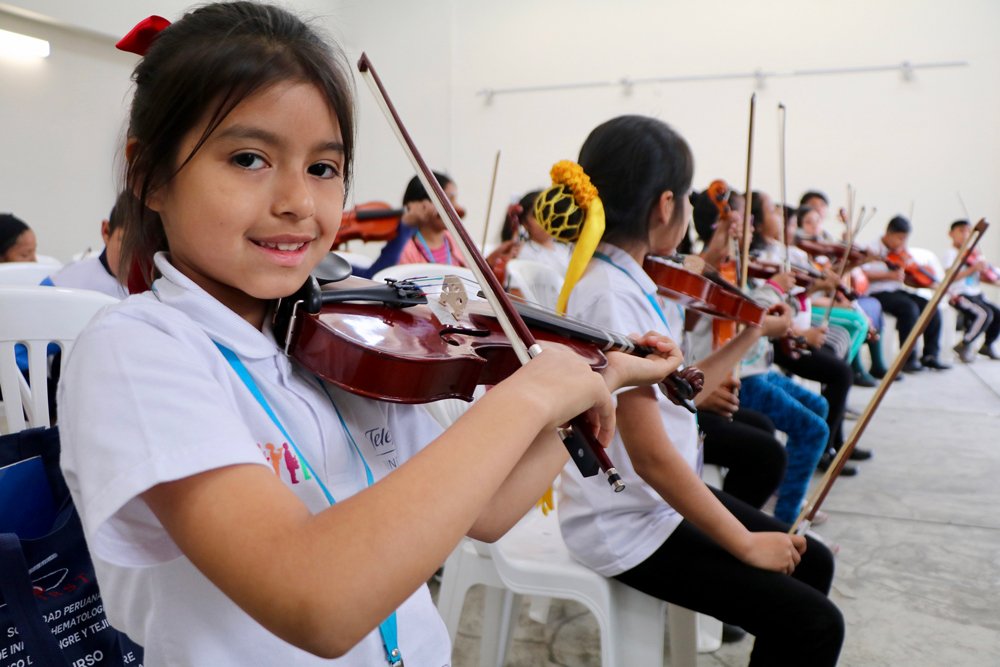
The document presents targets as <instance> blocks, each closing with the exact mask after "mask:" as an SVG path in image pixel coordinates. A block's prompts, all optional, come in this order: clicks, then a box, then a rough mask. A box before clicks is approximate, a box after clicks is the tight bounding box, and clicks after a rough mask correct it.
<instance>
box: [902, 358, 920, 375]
mask: <svg viewBox="0 0 1000 667" xmlns="http://www.w3.org/2000/svg"><path fill="white" fill-rule="evenodd" d="M922 370H924V366H923V364H921V363H920V362H919V361H917V359H916V357H914V358H912V359H910V360H909V361H907V362H906V363H905V364H903V372H904V373H919V372H920V371H922Z"/></svg>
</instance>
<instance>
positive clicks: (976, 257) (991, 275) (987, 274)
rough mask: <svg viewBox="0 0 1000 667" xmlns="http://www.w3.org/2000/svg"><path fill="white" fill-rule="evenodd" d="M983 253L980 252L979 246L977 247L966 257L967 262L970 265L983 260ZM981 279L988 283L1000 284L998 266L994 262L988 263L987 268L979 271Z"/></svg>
mask: <svg viewBox="0 0 1000 667" xmlns="http://www.w3.org/2000/svg"><path fill="white" fill-rule="evenodd" d="M982 259H983V255H982V253H981V252H979V248H975V249H974V250H973V251H972V252H971V253H969V256H968V257H967V258H966V260H965V263H966V264H968V265H969V266H973V265H974V264H976V263H978V262H980V261H982ZM979 279H980V280H982V281H983V282H984V283H986V284H987V285H997V284H1000V273H998V272H997V269H996V267H994V266H993V265H992V264H987V265H986V268H985V269H983V270H982V271H980V272H979Z"/></svg>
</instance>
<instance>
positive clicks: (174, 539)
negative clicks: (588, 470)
mask: <svg viewBox="0 0 1000 667" xmlns="http://www.w3.org/2000/svg"><path fill="white" fill-rule="evenodd" d="M164 23H166V22H165V21H164V20H162V19H158V17H154V18H152V19H149V20H147V21H144V22H143V23H141V24H140V26H137V29H136V30H135V31H133V33H131V34H130V36H128V38H127V39H126V40H123V46H124V47H126V48H128V49H130V50H134V51H136V52H139V53H145V57H144V58H143V59H142V60H141V61H140V62H139V64H138V66H137V67H136V71H135V76H134V79H135V82H136V87H135V97H134V99H133V102H132V106H131V113H130V117H129V126H128V139H127V141H128V143H127V146H126V150H125V155H126V158H127V168H126V176H125V187H126V189H127V191H128V192H130V193H134V195H135V197H134V198H133V200H131V202H130V204H131V205H130V206H129V210H128V211H127V213H126V215H125V219H124V223H123V224H124V230H125V231H124V243H123V249H122V254H123V257H122V266H125V267H128V266H131V265H132V263H133V262H134V261H135V260H136V259H138V258H143V257H147V256H148V255H151V254H153V253H155V259H154V261H155V267H156V270H157V272H158V274H159V277H158V278H156V280H155V282H153V284H152V286H151V290H150V291H147V292H144V293H142V294H138V295H133V296H132V297H130V298H128V299H126V300H125V301H123V302H122V303H121V304H119V305H116V306H113V307H111V308H109V309H107V310H105V311H104V312H102V313H101V314H99V315H98V316H97V317H96V318H95V319H94V321H93V322H92V323H91V325H90V326H89V327H88V328H87V329H86V330H85V331H84V332H83V333H82V334H81V335H80V337H79V338H78V340H77V344H76V346H75V348H74V350H73V354H72V356H71V357H70V359H69V363H68V365H67V368H66V369H65V373H64V377H63V381H62V383H61V384H60V408H61V415H60V417H61V419H60V422H61V423H60V428H61V429H62V437H63V459H62V465H63V468H64V471H65V474H66V479H67V482H68V484H69V486H70V487H71V489H72V493H73V499H74V501H75V503H76V506H77V507H78V508H79V511H80V514H81V517H82V521H83V525H84V529H85V531H86V534H87V540H88V544H89V546H90V549H91V551H92V555H93V559H94V563H95V567H96V570H97V572H98V577H99V579H100V584H101V587H102V592H103V599H104V604H105V607H106V609H107V611H108V616H109V618H110V619H111V622H112V623H113V624H114V625H116V626H117V627H119V628H121V629H122V630H124V631H125V632H126V633H127V634H128V635H129V636H130V637H131V638H133V639H134V640H136V641H137V642H139V643H140V644H142V645H144V647H145V651H146V652H145V664H146V665H148V666H156V667H159V666H162V665H171V666H177V665H181V666H184V665H192V666H193V665H213V666H215V665H232V666H234V667H235V666H241V667H242V666H244V665H293V664H294V665H328V664H337V665H354V666H357V667H362V666H364V667H369V666H372V665H379V664H382V665H386V664H400V660H401V659H403V660H405V661H406V663H407V664H412V665H431V666H438V665H447V664H449V663H450V661H451V655H450V653H451V652H450V647H449V640H448V636H447V633H446V631H445V628H444V624H443V622H442V621H441V619H440V617H439V616H438V614H437V611H436V610H435V608H434V605H433V603H432V602H431V599H430V595H429V593H428V591H427V588H426V587H425V586H424V584H423V582H425V581H426V580H427V579H428V578H429V577H430V576H431V575H432V574H433V572H434V571H435V570H436V569H437V568H438V567H439V566H440V565H441V563H442V562H443V561H444V559H445V557H446V556H447V555H448V553H449V552H450V551H451V550H452V549H453V548H454V547H455V545H456V544H457V543H458V541H459V540H460V539H461V538H462V536H463V535H466V534H468V535H473V536H476V537H478V538H481V539H486V540H492V539H496V538H497V537H498V536H500V535H502V534H503V533H504V531H505V530H506V529H507V528H508V527H509V526H510V525H512V523H513V522H515V521H516V520H517V519H518V518H519V517H520V516H521V514H523V513H524V512H525V511H526V510H527V508H529V507H531V506H532V504H533V503H534V501H535V500H536V499H537V498H538V497H539V495H540V494H541V493H542V491H543V490H544V489H545V488H546V487H547V485H548V484H549V483H550V482H551V480H552V478H553V477H554V475H555V474H556V473H557V472H558V471H559V470H560V469H561V468H562V466H563V464H564V463H565V461H566V458H567V457H566V453H565V451H564V448H563V446H562V444H561V443H560V442H559V441H558V438H557V437H556V436H555V433H554V428H555V427H556V426H558V425H560V424H562V423H564V422H565V421H567V420H568V419H570V418H572V417H573V416H575V415H578V414H580V413H583V412H585V411H588V410H591V413H592V416H593V417H594V418H595V419H596V420H597V422H596V423H597V424H599V426H600V429H601V431H600V434H599V435H600V437H601V438H602V439H603V440H605V441H606V440H607V439H609V437H610V434H611V432H612V431H613V425H614V414H613V410H612V407H611V398H610V395H609V388H610V389H617V388H618V387H619V386H621V385H624V384H628V385H635V384H641V383H649V382H653V381H656V380H659V379H661V378H662V377H663V376H664V375H665V374H666V373H669V372H671V371H672V370H673V369H675V368H676V366H677V364H678V363H679V355H675V354H674V347H673V346H672V344H669V343H668V342H667V341H665V339H663V338H662V337H658V336H646V337H644V338H643V339H642V340H644V341H645V342H646V343H647V344H650V345H653V346H655V347H656V349H657V350H658V352H659V354H661V355H662V356H654V357H652V358H650V359H639V358H637V357H623V356H621V355H611V364H610V366H609V368H608V370H607V371H606V373H605V374H604V376H603V378H602V376H601V375H599V374H597V373H594V372H593V371H592V370H591V369H590V367H589V366H588V365H587V364H586V363H584V362H582V361H581V360H579V359H578V358H577V357H576V356H574V355H571V354H570V353H568V352H566V351H564V350H562V349H560V348H551V349H546V350H545V351H544V352H542V353H541V354H540V355H539V356H538V358H536V359H534V360H532V361H531V362H530V363H528V364H527V365H525V366H524V367H523V368H522V369H520V370H517V371H516V372H514V373H513V374H512V375H511V376H510V377H509V378H508V379H506V380H505V381H503V382H500V383H499V384H497V385H496V386H495V387H494V389H493V390H492V391H490V392H489V393H488V394H487V395H486V396H485V397H484V398H482V399H481V400H480V401H479V402H478V403H477V404H475V405H474V406H472V407H471V408H470V409H469V410H468V412H466V413H465V415H464V416H463V417H461V418H460V419H459V420H458V421H457V422H456V423H455V424H454V425H453V426H452V427H451V428H449V429H448V430H447V431H446V432H444V433H441V432H440V429H439V428H438V427H437V426H436V423H435V422H433V421H430V420H429V417H428V416H426V414H425V413H424V412H423V411H422V410H421V409H420V408H417V407H415V406H407V405H396V404H388V403H383V402H379V401H375V400H371V399H367V398H362V397H359V396H355V395H352V394H349V393H346V392H345V391H342V390H340V389H338V388H336V387H334V386H331V385H328V384H326V383H323V382H320V381H319V380H318V379H317V378H316V377H315V376H313V375H311V374H310V373H308V372H307V371H305V370H303V369H302V368H301V367H298V366H296V365H293V364H292V363H291V362H290V359H289V357H287V356H285V355H284V354H283V353H282V351H281V349H280V348H279V346H278V345H276V343H275V340H274V335H273V333H272V330H271V327H270V324H269V315H270V313H271V311H272V308H273V305H274V301H275V300H276V299H278V298H280V297H286V296H288V295H290V294H292V293H293V292H295V291H296V290H297V289H298V288H299V287H300V286H301V285H302V284H303V283H304V282H305V281H306V279H307V278H308V277H309V274H310V271H311V270H312V269H313V268H314V267H315V266H316V265H317V264H318V263H319V262H320V260H321V259H322V258H324V257H325V256H326V254H327V251H328V250H329V248H330V246H331V242H332V240H333V238H334V236H335V234H336V231H337V228H338V225H339V221H340V218H341V213H342V209H343V203H344V198H345V193H346V190H347V187H348V184H349V182H350V174H351V164H352V158H353V153H354V111H353V101H352V92H351V91H352V86H351V84H350V79H349V74H348V71H347V69H346V65H345V63H344V61H343V57H342V56H341V55H339V51H334V49H333V47H331V46H329V45H327V44H325V43H324V42H323V41H322V39H321V38H320V37H319V36H318V35H317V34H316V33H315V32H314V31H313V30H312V29H311V28H309V27H308V26H306V24H304V23H303V22H302V21H300V20H299V19H298V18H296V17H294V16H292V15H290V14H289V13H287V12H286V11H284V10H282V9H279V8H277V7H273V6H268V5H263V4H258V3H250V2H238V3H231V4H212V5H206V6H203V7H200V8H198V9H196V10H194V11H192V12H191V13H189V14H187V15H185V16H184V17H183V18H182V19H180V20H179V21H178V22H177V23H175V24H173V25H169V26H168V27H166V28H165V29H163V30H162V31H160V32H157V30H158V29H159V28H162V27H163V24H164ZM151 38H153V39H152V44H151V45H150V41H151ZM664 357H669V358H664ZM511 414H516V415H517V416H518V418H517V419H511V418H510V415H511ZM606 493H607V495H608V496H611V495H612V494H611V493H610V492H609V491H606ZM332 658H339V660H335V661H333V662H331V660H330V659H332Z"/></svg>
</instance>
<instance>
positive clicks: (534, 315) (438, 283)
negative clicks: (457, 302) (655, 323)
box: [406, 276, 635, 352]
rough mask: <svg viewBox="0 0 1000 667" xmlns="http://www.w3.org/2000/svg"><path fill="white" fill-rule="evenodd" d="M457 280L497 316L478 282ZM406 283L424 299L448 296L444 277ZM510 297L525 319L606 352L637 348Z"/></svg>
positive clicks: (622, 338)
mask: <svg viewBox="0 0 1000 667" xmlns="http://www.w3.org/2000/svg"><path fill="white" fill-rule="evenodd" d="M454 277H455V278H458V280H459V281H460V282H461V283H462V285H463V286H464V287H465V288H466V292H467V293H470V294H473V295H476V298H477V301H478V302H479V303H480V304H481V305H484V306H486V307H487V308H489V310H490V312H492V313H493V314H494V315H495V312H494V311H493V308H492V306H491V305H490V304H489V303H488V302H487V301H486V300H485V299H483V298H482V297H480V296H479V295H478V292H479V289H480V287H479V284H478V283H477V282H476V281H474V280H471V279H469V278H466V277H463V276H454ZM406 282H409V283H411V284H414V285H416V286H417V287H419V288H420V290H421V291H422V292H423V293H424V296H427V297H432V296H439V295H441V294H442V293H444V292H445V289H444V277H443V276H442V277H438V276H420V277H415V278H409V279H407V281H406ZM508 296H509V298H510V299H511V301H513V302H516V303H518V304H520V305H521V306H522V308H521V310H522V311H524V312H522V316H526V317H528V318H531V319H533V320H535V321H536V322H539V323H546V324H549V325H550V326H552V327H559V328H563V329H575V332H574V333H577V334H580V335H583V336H586V337H588V341H587V342H591V343H598V344H600V345H602V346H603V349H604V350H609V349H615V350H619V351H623V352H629V351H631V350H632V349H634V347H635V343H634V342H633V341H632V340H631V339H630V338H629V337H628V336H625V335H623V334H620V333H617V332H613V331H605V330H603V329H599V328H597V327H594V326H593V325H591V324H589V323H587V322H584V321H583V320H578V319H575V318H572V317H567V316H565V315H558V314H556V312H555V311H553V310H552V309H551V308H549V307H546V306H545V305H543V304H541V303H538V302H536V301H530V300H529V299H526V298H524V297H523V296H514V295H508Z"/></svg>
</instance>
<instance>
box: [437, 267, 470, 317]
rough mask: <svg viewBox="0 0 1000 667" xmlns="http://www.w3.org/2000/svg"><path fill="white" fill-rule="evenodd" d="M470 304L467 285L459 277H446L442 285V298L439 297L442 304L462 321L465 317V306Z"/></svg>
mask: <svg viewBox="0 0 1000 667" xmlns="http://www.w3.org/2000/svg"><path fill="white" fill-rule="evenodd" d="M468 302H469V295H468V294H467V293H466V291H465V285H463V284H462V279H461V278H459V277H458V276H445V277H444V280H443V281H442V283H441V296H439V297H438V303H440V304H441V305H442V306H443V307H444V308H445V309H447V310H448V312H449V313H450V314H451V316H452V317H454V318H455V319H456V320H461V319H462V316H463V315H465V304H467V303H468Z"/></svg>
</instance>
